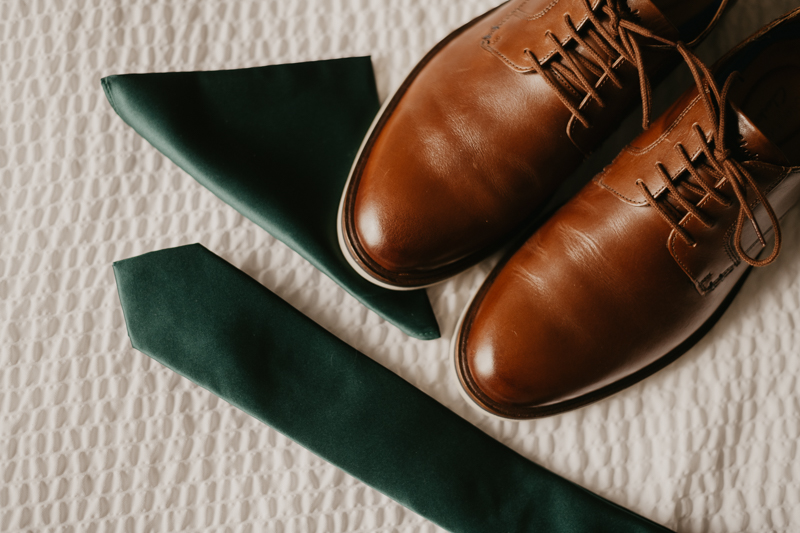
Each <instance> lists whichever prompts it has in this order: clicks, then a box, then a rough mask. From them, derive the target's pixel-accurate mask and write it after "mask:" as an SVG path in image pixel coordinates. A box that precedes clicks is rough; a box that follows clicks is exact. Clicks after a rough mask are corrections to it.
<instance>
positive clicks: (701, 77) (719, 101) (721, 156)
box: [636, 44, 781, 266]
mask: <svg viewBox="0 0 800 533" xmlns="http://www.w3.org/2000/svg"><path fill="white" fill-rule="evenodd" d="M678 50H679V51H680V53H681V54H682V55H683V57H684V59H686V63H687V64H688V65H689V68H690V69H691V71H692V75H693V76H694V79H695V83H696V84H697V87H698V90H699V92H700V94H701V95H702V98H703V102H704V104H705V108H706V112H707V113H708V116H709V118H710V119H711V124H713V125H714V131H713V132H712V136H711V139H712V140H713V142H714V144H715V148H714V149H713V150H712V149H711V147H710V146H709V142H708V141H707V139H706V135H705V133H704V132H703V130H702V129H701V128H700V126H699V125H698V124H694V125H693V126H692V130H693V132H694V134H695V135H696V136H697V138H698V140H699V142H700V147H701V149H702V151H703V154H704V155H705V158H706V162H707V164H706V165H705V170H706V172H707V174H709V175H710V177H711V178H713V180H714V183H709V182H708V181H707V180H706V179H705V178H703V176H702V175H701V174H700V172H699V171H698V169H697V166H696V164H694V163H692V161H691V159H690V158H689V155H688V154H687V152H686V149H685V148H684V147H683V145H681V144H680V143H678V144H677V145H676V146H675V149H676V150H677V151H678V154H679V155H680V157H681V159H682V162H683V164H684V165H685V168H686V170H687V171H688V172H689V174H690V175H691V177H692V178H693V180H694V183H695V184H697V185H693V184H692V183H689V181H688V180H683V182H682V186H683V187H684V188H685V189H686V190H688V191H690V192H692V193H693V194H695V195H699V196H701V197H702V196H703V193H705V194H708V196H709V197H711V198H713V199H714V200H715V201H717V202H719V203H720V204H722V205H723V206H725V207H729V206H731V205H732V204H733V201H734V200H733V199H731V198H728V197H726V196H725V195H723V194H722V193H721V192H720V191H719V190H718V189H717V187H718V186H719V185H721V184H722V180H723V179H725V180H727V182H728V183H730V185H731V189H733V192H734V194H735V195H736V201H738V202H739V215H738V217H737V219H736V228H735V233H734V248H735V249H736V253H737V254H738V255H739V257H740V258H741V259H742V260H743V261H744V262H746V263H747V264H749V265H752V266H766V265H768V264H770V263H772V262H773V261H774V260H775V258H776V257H778V254H779V253H780V248H781V231H780V223H779V221H778V217H777V216H776V215H775V210H774V209H773V208H772V206H771V205H770V203H769V201H767V198H766V196H764V194H763V193H762V192H761V190H759V188H758V186H757V185H756V183H755V180H754V179H753V177H752V176H751V175H750V173H749V172H748V171H747V170H746V169H745V168H744V166H742V164H741V163H739V162H738V161H736V160H735V159H733V158H732V157H731V150H730V149H728V148H727V147H726V146H725V138H726V136H725V115H726V114H727V110H728V105H729V103H728V94H729V90H730V88H731V86H732V84H733V83H734V81H736V80H737V79H738V78H739V74H738V73H737V72H734V73H732V74H731V75H730V76H728V78H727V80H726V81H725V84H724V86H723V88H722V91H721V92H720V90H719V88H718V87H717V84H716V82H715V80H714V76H713V74H712V73H711V71H710V70H709V69H708V67H706V66H705V65H704V64H703V62H702V61H701V60H700V59H698V58H697V56H695V55H694V54H692V53H691V52H690V51H689V50H688V49H686V47H685V46H684V45H682V44H679V46H678ZM656 168H657V169H658V172H659V174H660V176H661V178H662V181H663V183H664V185H665V187H666V188H665V189H664V191H665V192H666V194H667V195H668V197H669V198H670V199H672V200H674V202H675V203H676V204H678V205H680V206H681V207H683V208H684V209H685V210H686V211H687V212H689V213H691V214H692V215H693V216H694V217H696V218H697V220H699V221H700V223H701V224H703V226H705V227H706V228H710V227H711V226H712V225H713V224H714V221H713V220H712V219H711V217H709V216H708V214H707V213H704V212H703V211H702V210H701V209H700V208H699V207H698V206H697V205H696V204H694V203H692V201H690V200H689V199H687V198H686V197H685V196H684V195H683V194H682V193H681V191H680V190H679V189H678V187H677V186H676V185H675V183H674V181H673V179H672V178H670V176H669V174H668V173H667V170H666V169H665V168H664V166H663V165H662V164H661V163H657V164H656ZM636 184H637V185H638V186H639V188H640V189H641V190H642V192H643V193H644V196H645V199H646V200H647V203H648V204H650V205H651V206H652V207H653V208H654V209H656V211H657V212H658V213H659V214H660V215H661V217H662V218H664V220H666V221H667V223H668V224H669V225H670V226H671V227H672V228H673V229H674V230H675V232H676V233H677V234H678V235H680V236H681V238H682V239H683V240H684V241H685V242H686V244H688V245H689V246H694V245H695V244H696V242H695V240H694V239H693V238H692V236H691V235H690V234H689V232H687V231H686V229H685V228H684V227H683V226H681V225H680V223H679V222H678V220H676V216H675V214H674V213H673V212H671V211H669V210H668V209H667V208H666V207H665V206H664V205H662V203H661V202H659V200H658V199H657V198H656V197H655V196H654V195H653V194H652V193H651V192H650V189H649V188H648V187H647V185H646V184H645V183H644V182H643V181H642V180H641V179H640V180H637V181H636ZM698 185H699V187H698ZM747 188H749V189H750V190H752V191H753V193H754V195H755V197H756V200H757V201H758V202H759V203H761V205H763V206H764V210H765V211H766V213H767V216H768V217H769V220H770V224H771V226H772V228H773V230H774V232H775V242H774V244H773V248H772V253H770V255H769V256H768V257H766V258H765V259H762V260H757V259H755V258H753V257H750V256H749V255H748V254H747V252H746V251H745V250H744V247H743V246H742V230H743V228H744V224H745V219H748V220H749V221H750V223H751V224H752V226H753V229H754V230H755V233H756V236H757V237H758V240H759V242H760V243H761V246H762V247H766V246H767V243H766V239H764V234H763V233H762V231H761V228H759V225H758V222H757V221H756V218H755V215H754V214H753V211H752V209H750V206H749V205H748V203H747V198H746V189H747ZM698 203H699V202H698Z"/></svg>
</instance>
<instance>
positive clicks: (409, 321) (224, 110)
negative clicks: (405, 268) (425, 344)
mask: <svg viewBox="0 0 800 533" xmlns="http://www.w3.org/2000/svg"><path fill="white" fill-rule="evenodd" d="M102 83H103V89H104V90H105V92H106V96H107V97H108V100H109V102H110V103H111V105H112V106H113V107H114V110H115V111H116V112H117V114H119V116H120V117H122V119H123V120H124V121H125V122H126V123H127V124H129V125H130V126H131V127H133V129H134V130H136V131H137V132H138V133H139V134H140V135H141V136H142V137H144V138H145V139H146V140H147V141H149V142H150V144H152V145H153V146H154V147H156V148H157V149H158V150H159V151H161V152H162V153H163V154H164V155H166V156H167V157H168V158H170V159H171V160H172V161H174V162H175V163H176V164H177V165H178V166H179V167H181V168H182V169H184V170H185V171H186V172H188V173H189V174H190V175H191V176H192V177H193V178H194V179H196V180H197V181H198V182H200V183H201V184H202V185H203V186H205V187H206V188H208V189H209V190H210V191H211V192H213V193H214V194H216V195H217V196H218V197H219V198H221V199H222V200H223V201H224V202H226V203H227V204H229V205H231V206H232V207H233V208H234V209H236V210H237V211H239V212H240V213H241V214H242V215H244V216H245V217H247V218H249V219H250V220H252V221H253V222H255V223H256V224H258V225H259V226H261V227H262V228H264V229H265V230H266V231H267V232H269V233H270V234H271V235H273V236H274V237H276V238H277V239H279V240H281V241H283V242H284V243H286V244H287V245H289V246H290V247H291V248H292V249H293V250H295V251H296V252H298V253H299V254H300V255H302V256H303V257H304V258H306V259H307V260H308V261H309V262H311V263H312V264H313V265H314V266H315V267H317V268H318V269H319V270H321V271H322V272H324V273H325V274H326V275H327V276H329V277H330V278H331V279H333V280H334V281H335V282H336V283H338V284H339V285H341V286H342V287H343V288H344V289H345V290H346V291H347V292H349V293H350V294H352V295H353V296H355V297H356V298H357V299H359V300H360V301H361V302H362V303H363V304H364V305H366V306H367V307H368V308H370V309H372V310H373V311H375V312H376V313H377V314H379V315H380V316H381V317H383V318H385V319H386V320H388V321H389V322H391V323H393V324H395V325H396V326H397V327H399V328H400V329H401V330H402V331H404V332H405V333H407V334H408V335H411V336H414V337H418V338H421V339H435V338H438V337H439V326H438V325H437V323H436V317H435V316H434V314H433V310H432V309H431V306H430V302H429V301H428V298H427V294H426V293H425V291H413V292H408V293H401V292H394V291H389V290H386V289H382V288H380V287H377V286H375V285H372V284H371V283H369V282H368V281H366V280H364V279H362V278H361V277H360V276H359V275H358V274H356V272H355V271H353V269H352V268H351V267H350V266H349V265H348V264H347V261H346V260H345V258H344V257H343V256H342V254H341V251H340V250H339V245H338V242H337V237H336V214H337V209H338V205H339V198H340V196H341V193H342V189H343V188H344V183H345V181H346V179H347V174H348V172H349V170H350V165H351V164H352V161H353V158H354V157H355V154H356V152H357V150H358V147H359V145H360V143H361V140H362V138H363V136H364V134H365V133H366V131H367V129H368V128H369V125H370V123H371V121H372V119H373V117H374V115H375V113H376V112H377V110H378V107H379V106H378V97H377V93H376V89H375V80H374V76H373V72H372V64H371V62H370V59H369V58H367V57H359V58H348V59H338V60H330V61H316V62H310V63H298V64H291V65H274V66H267V67H258V68H250V69H240V70H227V71H215V72H176V73H156V74H125V75H119V76H109V77H107V78H104V79H103V80H102Z"/></svg>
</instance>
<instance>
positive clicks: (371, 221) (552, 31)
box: [337, 0, 728, 289]
mask: <svg viewBox="0 0 800 533" xmlns="http://www.w3.org/2000/svg"><path fill="white" fill-rule="evenodd" d="M727 3H728V0H627V3H626V2H625V1H624V0H515V1H511V2H508V3H506V4H504V5H501V6H500V7H498V8H496V9H494V10H492V11H489V12H488V13H486V14H484V15H483V16H481V17H479V18H477V19H475V20H473V21H472V22H470V23H469V24H467V25H465V26H464V27H462V28H460V29H458V30H456V31H454V32H453V33H451V34H450V35H449V36H448V37H447V38H445V39H444V40H443V41H442V42H441V43H439V44H438V45H437V46H436V47H435V48H434V49H433V50H432V51H431V52H430V53H428V55H427V56H426V57H425V58H424V59H423V60H422V61H421V62H420V63H419V65H417V67H416V68H415V69H414V71H413V72H412V73H411V74H410V75H409V77H408V78H407V79H406V80H405V82H404V83H403V84H402V86H401V87H400V89H399V90H398V91H397V93H396V94H395V95H394V96H393V97H391V98H390V99H389V100H388V102H387V103H386V105H385V107H384V109H383V111H382V112H381V113H379V114H378V117H377V119H376V121H375V123H374V124H373V127H372V129H371V130H370V132H369V134H368V135H367V137H366V139H365V141H364V144H363V145H362V147H361V150H360V152H359V155H358V157H357V158H356V162H355V164H354V166H353V169H352V171H351V175H350V178H349V180H348V183H347V186H346V187H345V191H344V195H343V198H342V202H341V205H340V213H339V220H338V223H337V227H338V230H339V240H340V245H341V247H342V251H343V253H344V255H345V257H346V258H347V259H348V260H349V261H350V263H351V264H352V265H353V267H354V268H355V269H356V270H357V271H358V272H359V273H361V274H362V275H363V276H364V277H365V278H367V279H369V280H370V281H373V282H375V283H376V284H378V285H382V286H385V287H389V288H396V289H413V288H419V287H422V286H427V285H430V284H433V283H436V282H439V281H442V280H444V279H446V278H448V277H450V276H452V275H454V274H456V273H457V272H459V271H460V270H463V269H464V268H467V267H468V266H470V265H472V264H474V263H476V262H477V261H479V260H480V259H481V258H483V257H484V256H486V255H487V254H488V253H489V252H491V251H493V249H495V248H496V247H498V246H499V245H501V244H503V239H504V238H507V237H510V236H511V235H512V234H513V232H514V230H515V229H517V230H518V229H520V228H524V227H525V224H526V222H528V221H530V220H531V218H532V217H533V216H535V215H536V214H537V210H538V208H540V207H541V206H543V205H544V203H545V202H546V201H547V199H548V198H549V197H550V196H551V195H552V193H553V192H554V191H555V189H556V188H557V186H558V185H559V184H560V183H561V182H562V181H563V179H564V178H565V177H566V176H568V175H569V174H570V173H571V172H572V171H573V170H574V169H575V168H576V167H577V166H578V164H579V163H580V162H581V161H582V159H583V158H584V155H585V154H588V153H589V152H590V151H591V150H592V149H593V148H594V147H595V146H596V145H597V144H598V143H599V142H600V141H601V140H602V139H604V138H605V137H606V136H607V135H608V133H609V132H610V131H612V130H613V129H614V128H615V127H616V125H617V124H618V123H619V121H620V120H621V118H622V117H623V116H625V114H626V113H627V112H628V111H630V109H631V108H632V107H633V106H634V105H635V104H636V102H638V101H639V98H640V96H641V99H642V101H643V102H644V110H645V121H647V115H648V114H649V99H650V81H649V80H650V79H651V78H660V77H662V75H663V74H665V73H666V70H667V69H668V68H669V67H671V66H673V65H674V63H675V62H676V61H677V60H678V59H679V56H678V54H676V53H675V52H674V49H673V47H674V45H675V42H676V41H678V40H680V39H683V40H686V41H690V45H691V44H694V43H696V42H698V41H699V40H700V38H701V37H703V36H704V35H705V33H707V32H708V31H709V29H710V28H711V26H712V25H713V24H714V23H715V22H716V20H717V19H718V17H719V15H720V13H721V12H722V11H723V9H724V7H725V5H726V4H727ZM658 5H660V6H662V7H663V9H664V11H665V12H666V13H668V14H669V16H668V17H667V16H665V15H664V14H663V13H662V12H661V11H659V9H658V7H656V6H658ZM670 19H671V20H670ZM676 26H678V27H679V28H681V30H682V31H681V30H679V29H676Z"/></svg>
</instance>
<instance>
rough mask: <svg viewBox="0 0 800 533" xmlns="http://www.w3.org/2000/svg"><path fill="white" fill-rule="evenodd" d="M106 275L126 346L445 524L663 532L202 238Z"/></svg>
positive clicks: (494, 532)
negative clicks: (533, 454)
mask: <svg viewBox="0 0 800 533" xmlns="http://www.w3.org/2000/svg"><path fill="white" fill-rule="evenodd" d="M114 273H115V276H116V279H117V286H118V289H119V297H120V301H121V303H122V308H123V311H124V314H125V321H126V323H127V326H128V333H129V335H130V338H131V342H132V344H133V346H134V347H135V348H137V349H138V350H140V351H142V352H144V353H145V354H147V355H149V356H150V357H152V358H153V359H155V360H156V361H158V362H160V363H162V364H164V365H166V366H167V367H169V368H171V369H172V370H174V371H176V372H178V373H179V374H181V375H183V376H185V377H187V378H189V379H190V380H192V381H194V382H195V383H197V384H199V385H200V386H202V387H204V388H206V389H208V390H210V391H211V392H213V393H214V394H217V395H218V396H220V397H221V398H223V399H224V400H226V401H228V402H230V403H231V404H233V405H235V406H237V407H239V408H240V409H242V410H243V411H245V412H247V413H249V414H250V415H252V416H254V417H256V418H257V419H259V420H261V421H262V422H264V423H266V424H269V425H270V426H272V427H273V428H275V429H276V430H278V431H280V432H281V433H283V434H285V435H286V436H288V437H290V438H292V439H294V440H295V441H297V442H298V443H299V444H301V445H303V446H304V447H306V448H308V449H309V450H311V451H312V452H314V453H316V454H317V455H319V456H320V457H322V458H324V459H326V460H327V461H330V462H331V463H333V464H334V465H336V466H338V467H340V468H342V469H343V470H345V471H347V472H349V473H350V474H352V475H353V476H355V477H356V478H358V479H361V480H362V481H364V482H365V483H367V484H369V485H371V486H373V487H375V488H376V489H378V490H379V491H381V492H383V493H384V494H386V495H388V496H389V497H391V498H393V499H394V500H396V501H398V502H399V503H401V504H402V505H405V506H406V507H408V508H410V509H412V510H414V511H416V512H417V513H419V514H420V515H422V516H424V517H426V518H428V519H429V520H431V521H432V522H434V523H436V524H439V525H440V526H442V527H443V528H445V529H447V530H449V531H453V532H476V533H501V532H502V533H512V532H523V531H537V532H542V533H578V532H591V533H603V532H607V533H633V532H638V533H654V532H663V531H667V530H666V529H664V528H663V527H661V526H659V525H657V524H655V523H653V522H651V521H649V520H647V519H645V518H643V517H641V516H639V515H636V514H635V513H632V512H630V511H628V510H626V509H624V508H621V507H619V506H617V505H614V504H613V503H611V502H609V501H607V500H605V499H603V498H601V497H599V496H597V495H596V494H593V493H592V492H589V491H588V490H585V489H583V488H581V487H579V486H577V485H575V484H574V483H571V482H569V481H567V480H565V479H563V478H561V477H559V476H557V475H555V474H553V473H552V472H550V471H548V470H546V469H544V468H542V467H540V466H538V465H536V464H534V463H532V462H530V461H529V460H527V459H525V458H524V457H522V456H521V455H519V454H517V453H516V452H514V451H512V450H511V449H509V448H507V447H506V446H504V445H502V444H501V443H499V442H497V441H496V440H494V439H492V438H491V437H489V436H488V435H486V434H485V433H483V432H481V431H480V430H479V429H478V428H476V427H475V426H473V425H471V424H469V423H468V422H466V421H465V420H463V419H462V418H460V417H459V416H457V415H456V414H454V413H453V412H451V411H449V410H448V409H447V408H445V407H444V406H442V405H441V404H439V403H438V402H436V401H435V400H433V399H432V398H430V397H429V396H427V395H425V394H424V393H422V392H421V391H420V390H418V389H416V388H415V387H413V386H412V385H410V384H409V383H407V382H406V381H404V380H403V379H401V378H400V377H398V376H397V375H395V374H393V373H392V372H390V371H389V370H387V369H386V368H384V367H382V366H381V365H380V364H378V363H376V362H374V361H373V360H371V359H370V358H368V357H366V356H364V355H362V354H361V353H359V352H358V351H356V350H355V349H353V348H351V347H350V346H348V345H346V344H345V343H343V342H342V341H340V340H339V339H337V338H336V337H334V336H333V335H332V334H330V333H328V332H327V331H325V330H324V329H323V328H322V327H320V326H319V325H317V324H315V323H314V322H313V321H311V320H310V319H309V318H307V317H305V316H304V315H303V314H301V313H300V312H299V311H297V310H295V309H294V308H293V307H291V306H290V305H289V304H287V303H286V302H284V301H283V300H281V299H280V298H279V297H277V296H276V295H275V294H273V293H271V292H270V291H269V290H267V289H266V288H264V287H263V286H262V285H260V284H259V283H258V282H256V281H254V280H253V279H252V278H250V277H249V276H247V275H246V274H244V273H243V272H241V271H240V270H238V269H237V268H235V267H233V266H231V265H230V264H229V263H227V262H226V261H224V260H222V259H220V258H219V257H217V256H216V255H214V254H213V253H211V252H209V251H208V250H206V249H205V248H203V247H202V246H200V245H190V246H183V247H179V248H173V249H168V250H162V251H159V252H152V253H149V254H145V255H142V256H139V257H135V258H132V259H127V260H124V261H119V262H117V263H115V264H114Z"/></svg>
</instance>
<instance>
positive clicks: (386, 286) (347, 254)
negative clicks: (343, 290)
mask: <svg viewBox="0 0 800 533" xmlns="http://www.w3.org/2000/svg"><path fill="white" fill-rule="evenodd" d="M400 87H402V84H401V86H400ZM400 87H398V89H397V90H395V91H394V92H393V93H392V94H391V95H389V96H388V97H387V98H386V101H385V102H383V104H382V105H381V108H380V109H379V110H378V113H377V114H376V115H375V118H374V119H372V124H370V126H369V129H368V130H367V133H366V135H364V139H363V140H362V141H361V146H359V147H358V152H357V153H356V157H355V159H353V164H352V165H351V166H350V172H349V173H348V175H347V181H346V182H345V184H344V189H343V190H342V197H341V198H340V199H339V209H338V211H337V213H336V238H337V239H338V241H339V249H340V251H341V252H342V255H343V256H344V258H345V260H347V264H349V265H350V266H351V267H352V268H353V270H355V271H356V273H358V275H359V276H361V277H362V278H364V279H365V280H367V281H369V282H370V283H372V284H373V285H377V286H378V287H382V288H384V289H389V290H392V291H414V290H417V289H424V288H426V287H431V286H433V285H436V283H431V284H429V285H420V286H419V287H398V286H396V285H390V284H388V283H385V282H383V281H380V280H378V279H375V278H374V277H372V276H371V275H370V274H369V273H368V272H367V271H366V270H364V268H362V267H361V265H359V264H358V263H357V262H356V260H355V259H353V256H352V255H351V254H350V250H348V248H347V244H346V243H345V241H344V228H343V227H342V214H343V213H344V201H345V197H346V196H347V191H348V189H349V188H350V182H351V181H352V179H353V174H354V173H355V170H356V166H357V165H358V162H359V160H360V159H361V154H362V153H363V152H364V147H366V145H367V141H369V139H370V137H372V132H373V131H375V126H377V125H378V122H379V121H380V119H381V118H382V117H383V114H384V112H386V108H387V107H388V106H389V104H390V103H391V101H392V100H393V99H394V97H395V95H396V94H397V91H399V90H400Z"/></svg>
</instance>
